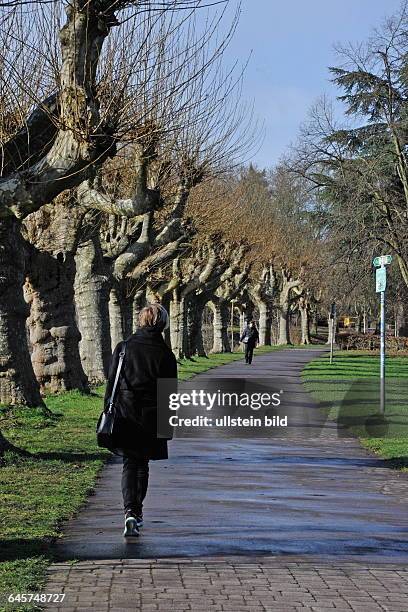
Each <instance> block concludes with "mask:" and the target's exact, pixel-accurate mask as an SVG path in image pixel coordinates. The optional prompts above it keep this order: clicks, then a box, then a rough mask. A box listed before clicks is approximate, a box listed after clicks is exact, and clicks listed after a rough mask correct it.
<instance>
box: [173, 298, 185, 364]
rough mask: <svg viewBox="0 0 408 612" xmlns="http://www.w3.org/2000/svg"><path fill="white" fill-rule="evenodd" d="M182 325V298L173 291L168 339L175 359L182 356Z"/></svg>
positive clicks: (183, 321)
mask: <svg viewBox="0 0 408 612" xmlns="http://www.w3.org/2000/svg"><path fill="white" fill-rule="evenodd" d="M184 327H185V317H184V299H182V298H180V297H179V296H178V295H177V291H174V292H173V297H172V299H171V301H170V341H171V348H172V351H173V353H174V355H175V356H176V358H177V359H180V358H181V357H184V351H183V347H184V342H183V338H184Z"/></svg>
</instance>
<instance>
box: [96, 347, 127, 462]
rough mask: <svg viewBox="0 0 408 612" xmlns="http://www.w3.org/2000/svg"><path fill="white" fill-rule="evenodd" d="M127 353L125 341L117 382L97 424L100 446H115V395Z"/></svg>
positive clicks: (97, 437) (109, 447) (116, 377)
mask: <svg viewBox="0 0 408 612" xmlns="http://www.w3.org/2000/svg"><path fill="white" fill-rule="evenodd" d="M125 353H126V342H124V343H123V348H122V350H121V351H120V353H119V361H118V367H117V369H116V375H115V382H114V383H113V388H112V393H111V396H110V398H109V401H108V404H107V406H105V407H104V409H103V411H102V414H101V416H100V417H99V419H98V424H97V426H96V440H97V443H98V446H100V447H102V448H107V449H109V450H112V449H113V448H114V447H115V443H114V427H115V419H116V407H115V397H116V389H117V386H118V382H119V378H120V372H121V370H122V365H123V360H124V358H125Z"/></svg>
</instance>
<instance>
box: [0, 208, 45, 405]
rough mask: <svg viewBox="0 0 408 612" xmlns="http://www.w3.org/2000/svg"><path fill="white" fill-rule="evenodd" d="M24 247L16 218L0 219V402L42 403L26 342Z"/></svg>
mask: <svg viewBox="0 0 408 612" xmlns="http://www.w3.org/2000/svg"><path fill="white" fill-rule="evenodd" d="M25 254H26V253H25V245H24V241H23V239H22V236H21V230H20V223H19V222H18V221H17V219H16V218H15V217H8V218H3V219H1V220H0V403H1V404H11V405H13V404H24V405H27V406H40V405H41V404H42V403H43V402H42V399H41V394H40V387H39V384H38V382H37V380H36V378H35V375H34V370H33V366H32V364H31V359H30V353H29V350H28V342H27V329H26V320H27V316H28V314H29V308H28V306H27V304H26V302H25V300H24V294H23V284H24V280H25Z"/></svg>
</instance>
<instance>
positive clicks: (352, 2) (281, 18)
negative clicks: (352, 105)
mask: <svg viewBox="0 0 408 612" xmlns="http://www.w3.org/2000/svg"><path fill="white" fill-rule="evenodd" d="M232 4H234V2H233V3H232ZM235 6H236V4H235ZM399 6H400V0H334V1H333V0H332V1H331V2H330V1H328V0H308V1H305V0H286V1H282V0H243V2H242V16H241V20H240V24H239V26H238V31H237V33H236V35H235V39H234V41H233V42H232V43H231V46H230V48H229V50H228V52H227V55H226V58H225V60H226V62H227V63H229V62H231V61H233V60H234V59H235V58H237V57H238V58H240V59H242V60H244V59H245V58H246V57H247V56H248V55H249V53H250V52H251V51H252V56H251V60H250V64H249V66H248V69H247V73H246V77H245V83H244V92H243V96H244V97H245V98H247V99H253V100H254V105H255V111H256V113H257V114H258V115H259V117H260V118H261V119H263V120H264V121H265V140H264V144H263V146H262V148H261V150H260V151H259V152H258V153H257V154H256V156H255V158H254V161H255V162H256V163H257V164H258V165H259V166H261V167H270V166H272V165H273V164H275V163H276V162H277V161H278V160H279V158H280V156H281V155H282V154H283V153H284V152H285V150H286V149H287V147H288V145H289V144H290V143H291V142H293V141H294V140H295V138H296V134H297V132H298V127H299V124H300V123H301V122H302V121H304V120H305V119H306V117H307V111H308V108H310V106H311V105H312V104H313V103H314V102H316V100H317V99H318V98H319V96H321V95H322V94H327V95H329V96H330V97H333V98H334V97H335V96H336V89H335V88H334V87H333V85H332V84H331V83H330V82H329V80H328V79H329V73H328V69H327V67H328V66H332V65H335V64H336V53H335V51H334V48H333V47H334V45H335V43H343V44H344V43H347V42H359V41H363V40H365V39H366V38H367V37H368V36H369V35H370V33H371V31H372V29H373V28H374V27H376V26H379V25H380V24H381V23H382V21H383V20H384V18H385V17H387V16H388V15H391V14H392V13H394V12H395V11H396V10H397V9H398V8H399Z"/></svg>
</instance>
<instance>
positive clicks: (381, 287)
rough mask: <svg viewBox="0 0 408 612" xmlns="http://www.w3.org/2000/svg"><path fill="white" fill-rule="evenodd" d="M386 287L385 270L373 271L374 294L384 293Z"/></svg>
mask: <svg viewBox="0 0 408 612" xmlns="http://www.w3.org/2000/svg"><path fill="white" fill-rule="evenodd" d="M386 287H387V269H386V268H377V269H376V271H375V290H376V293H381V291H385V289H386Z"/></svg>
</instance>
